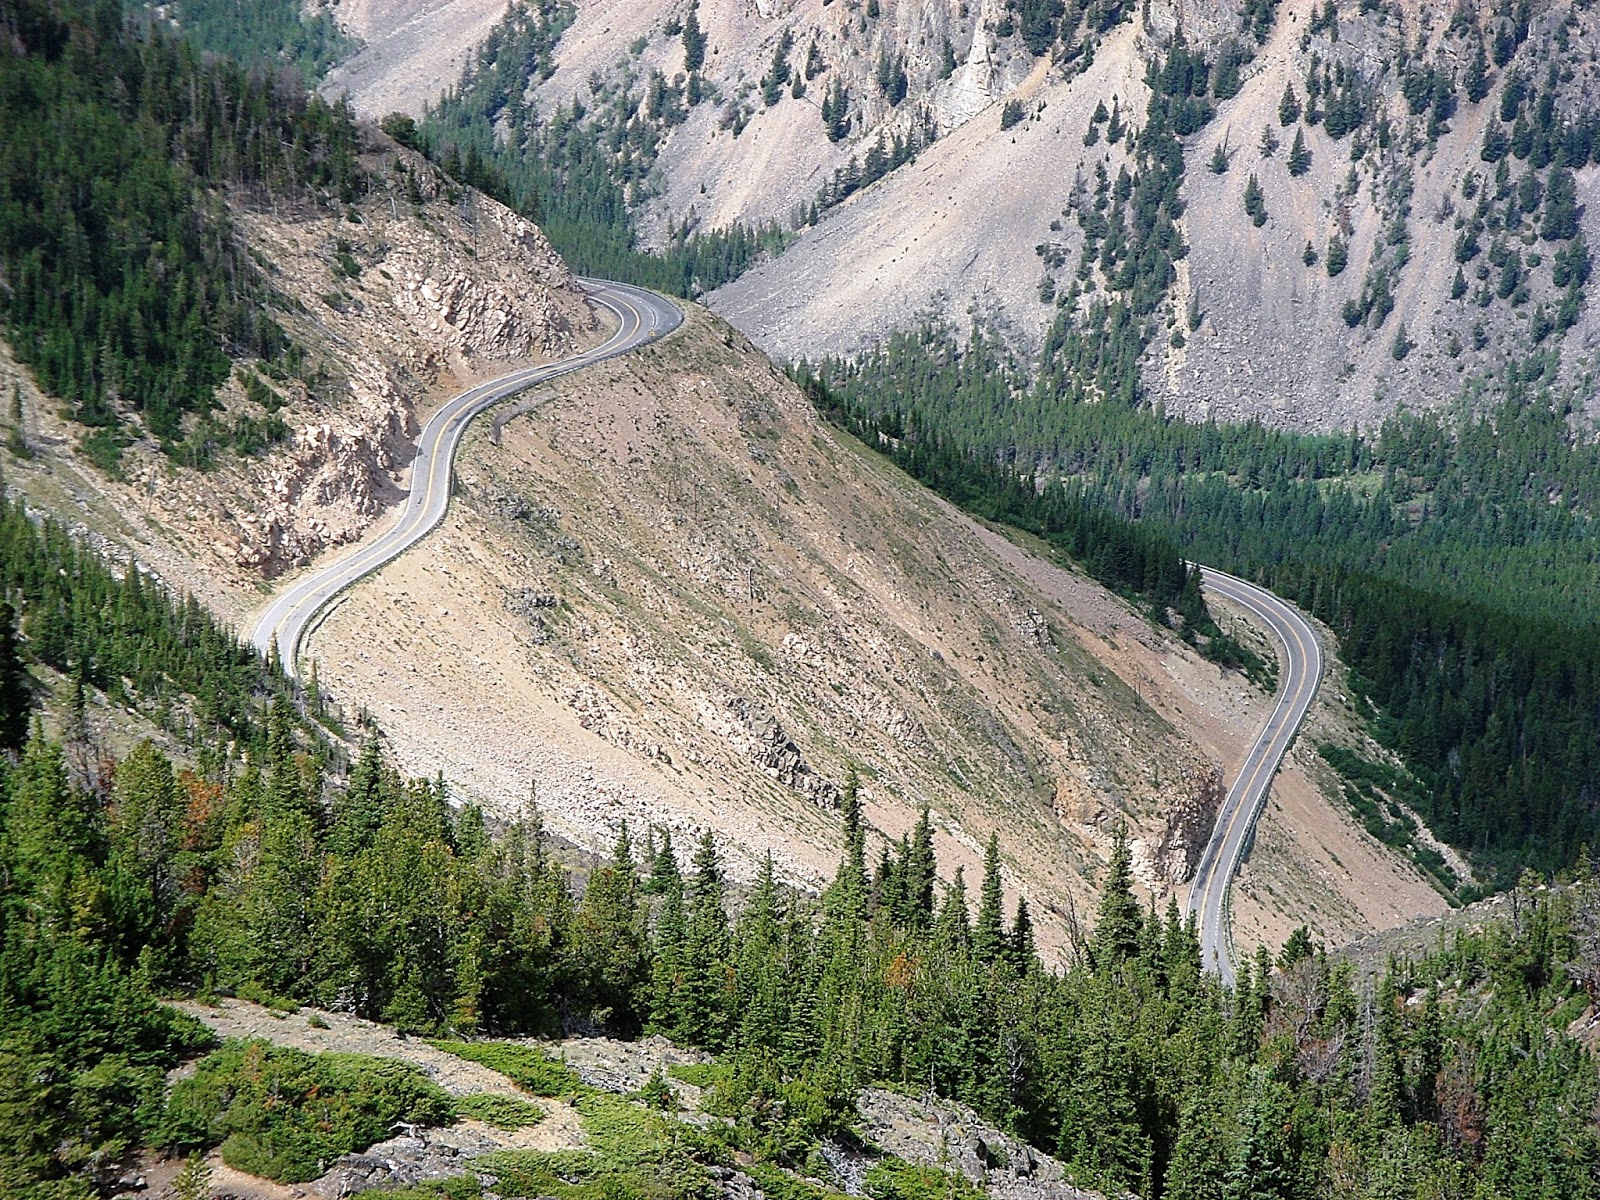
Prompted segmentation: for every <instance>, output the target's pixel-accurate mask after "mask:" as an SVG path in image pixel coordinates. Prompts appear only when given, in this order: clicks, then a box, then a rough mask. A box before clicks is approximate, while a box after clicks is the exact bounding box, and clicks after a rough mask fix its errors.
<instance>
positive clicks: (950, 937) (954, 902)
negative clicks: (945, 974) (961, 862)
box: [934, 867, 972, 948]
mask: <svg viewBox="0 0 1600 1200" xmlns="http://www.w3.org/2000/svg"><path fill="white" fill-rule="evenodd" d="M934 937H935V939H936V940H937V941H938V942H939V943H940V944H941V945H944V946H950V947H962V948H965V947H966V946H968V945H969V944H970V943H971V941H972V925H971V918H970V917H969V915H968V913H967V881H966V876H965V872H964V871H963V869H962V868H961V867H957V868H956V874H955V878H954V879H952V880H951V881H950V890H949V891H947V892H946V893H945V894H944V903H943V904H941V905H940V906H939V919H938V921H937V922H936V923H935V926H934Z"/></svg>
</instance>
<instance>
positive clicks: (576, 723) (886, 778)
mask: <svg viewBox="0 0 1600 1200" xmlns="http://www.w3.org/2000/svg"><path fill="white" fill-rule="evenodd" d="M459 473H460V477H461V485H460V490H459V493H458V495H459V503H458V504H457V505H455V506H454V507H453V508H452V511H451V513H450V516H449V517H448V518H447V520H446V523H445V525H444V526H443V527H442V528H441V529H440V531H439V532H438V533H437V534H435V535H434V536H433V537H432V538H430V539H429V540H428V541H426V542H424V543H423V544H422V545H421V546H419V547H418V548H417V549H416V550H414V551H412V552H410V553H408V554H407V555H406V556H404V557H403V558H401V559H400V560H398V561H397V562H395V563H393V564H391V565H390V566H389V567H387V568H385V569H384V570H383V572H382V573H381V574H379V575H377V576H374V577H373V578H372V579H370V580H369V581H368V582H366V583H364V584H362V585H360V586H359V587H358V588H357V589H356V590H355V591H354V592H353V593H352V594H351V595H350V596H349V598H348V599H346V600H344V601H342V602H340V603H339V604H338V605H337V606H336V607H335V608H334V609H333V611H332V612H331V613H330V615H329V616H328V618H327V619H326V621H325V622H324V623H323V624H322V625H321V627H320V628H319V630H318V631H317V633H316V634H315V635H314V637H313V639H312V641H311V643H310V646H309V650H308V653H309V654H310V655H311V656H313V657H314V658H315V659H316V660H317V662H318V668H319V678H320V679H321V681H322V683H323V686H324V687H326V688H328V689H330V690H331V691H332V692H333V693H334V694H335V695H337V696H340V697H346V698H349V699H350V700H352V701H354V700H357V699H360V700H361V701H363V702H365V703H366V704H368V705H369V707H371V709H372V710H373V712H374V713H375V715H376V716H377V717H378V718H379V720H380V721H381V722H382V724H383V725H384V727H385V728H386V729H387V730H388V731H390V733H391V735H392V736H393V738H394V742H395V749H396V751H397V754H398V756H399V759H400V762H401V763H402V765H403V766H404V767H405V768H406V769H407V770H409V771H413V772H417V773H422V774H431V773H433V772H435V771H443V772H445V774H446V775H447V776H449V777H450V778H452V779H454V780H456V781H458V782H459V784H460V786H461V787H462V789H463V791H464V792H465V793H466V794H469V795H472V796H475V797H479V798H482V799H484V800H486V801H487V802H488V803H489V804H490V805H491V807H493V808H494V809H496V810H497V811H499V812H501V813H513V812H516V811H519V810H520V809H521V808H522V807H523V806H524V805H525V804H526V803H527V801H528V798H529V795H530V793H532V795H533V796H534V798H535V799H536V800H537V803H538V805H539V807H540V809H541V811H542V813H543V814H544V816H545V818H546V820H547V821H549V822H550V823H551V824H552V825H553V826H554V827H555V828H556V829H557V830H558V831H559V832H560V833H562V834H563V835H565V836H567V837H569V838H571V839H573V840H574V841H576V842H578V843H579V844H583V845H588V846H594V847H600V846H604V845H605V844H607V843H608V842H609V841H610V840H611V839H612V837H613V836H614V834H615V830H616V828H617V826H618V824H619V823H620V822H621V821H623V820H627V821H629V823H630V824H631V825H632V826H633V828H634V829H635V830H636V831H637V830H638V829H639V828H640V827H642V826H644V825H646V824H654V825H657V826H664V827H667V828H670V829H672V830H674V831H675V833H676V836H677V839H678V840H679V841H680V842H682V841H683V840H684V839H687V838H691V837H693V836H695V834H696V833H697V832H698V831H700V830H703V829H706V828H710V829H712V830H714V831H716V832H717V833H718V835H719V837H720V838H721V840H722V841H723V842H724V843H725V844H726V845H727V846H728V847H729V849H730V854H731V857H732V858H733V860H734V862H733V870H734V872H735V873H736V874H741V875H748V873H749V872H750V871H751V868H752V867H753V865H754V864H755V863H756V862H758V861H759V858H760V856H761V855H763V854H764V853H765V852H767V851H768V850H770V851H771V852H772V853H773V854H774V856H775V858H776V859H777V861H778V862H779V864H780V866H781V869H782V872H783V873H784V874H785V876H787V877H788V878H789V879H791V880H793V881H795V882H800V883H806V884H814V883H816V882H818V881H820V880H821V879H824V878H826V877H827V875H828V874H829V873H831V871H832V869H833V866H834V864H835V863H836V861H837V856H838V853H839V846H838V842H837V832H836V827H837V815H836V812H835V808H834V805H835V799H836V790H835V789H836V788H837V786H838V784H839V782H840V781H841V780H842V778H843V777H844V774H845V772H846V769H847V767H848V765H849V764H852V763H855V764H859V765H860V767H861V768H862V770H863V773H864V790H865V796H866V798H867V806H868V815H869V818H870V820H871V822H872V824H873V826H874V827H875V828H876V829H877V830H878V831H879V833H880V834H881V835H882V836H883V837H884V838H889V839H893V838H897V837H898V836H899V835H900V834H902V833H904V832H906V831H907V830H908V829H909V828H910V826H911V824H912V823H913V821H914V820H915V818H916V810H917V807H918V805H919V804H920V803H921V802H922V801H927V802H928V803H929V804H930V805H931V806H932V808H933V811H934V816H935V822H936V826H937V829H938V850H939V859H940V862H941V864H943V865H945V866H946V867H947V868H949V867H953V866H954V865H956V864H958V863H962V864H965V866H966V869H967V873H968V877H969V878H975V873H976V871H977V869H978V866H979V860H980V857H981V846H982V843H983V841H984V840H985V839H986V838H987V837H988V835H989V833H990V831H991V830H997V831H998V832H999V835H1000V838H1001V843H1002V846H1003V850H1004V854H1005V858H1006V871H1005V874H1006V879H1007V885H1008V888H1009V889H1011V890H1012V891H1013V893H1015V892H1016V891H1023V892H1026V894H1027V895H1028V897H1029V899H1030V902H1031V903H1032V905H1033V907H1034V910H1035V913H1036V915H1037V916H1038V917H1039V918H1040V919H1041V924H1042V925H1043V926H1044V930H1043V932H1044V935H1045V938H1046V941H1047V944H1050V945H1053V946H1056V947H1059V946H1060V945H1061V943H1062V941H1063V939H1064V936H1065V933H1066V927H1067V923H1068V920H1069V914H1070V913H1071V912H1072V911H1073V910H1074V908H1076V911H1077V912H1079V913H1080V914H1083V913H1085V906H1086V905H1089V904H1092V896H1093V890H1094V887H1095V884H1096V883H1097V881H1098V869H1099V864H1100V862H1101V861H1102V859H1103V855H1104V853H1105V852H1106V850H1107V849H1108V848H1109V836H1110V831H1111V828H1112V825H1113V824H1114V822H1115V821H1116V820H1118V819H1119V818H1121V817H1123V816H1126V818H1127V819H1128V820H1129V821H1130V823H1131V825H1132V828H1133V832H1134V834H1135V836H1136V838H1137V842H1136V856H1137V864H1136V865H1137V870H1138V872H1139V874H1140V877H1141V879H1142V881H1143V882H1144V883H1145V884H1146V885H1147V886H1148V887H1150V888H1151V889H1152V890H1153V891H1154V892H1156V893H1157V894H1162V893H1165V892H1167V891H1169V890H1171V889H1173V888H1174V887H1176V886H1178V885H1179V884H1181V883H1182V882H1183V881H1184V880H1186V879H1187V877H1188V873H1189V868H1190V865H1191V863H1192V861H1193V857H1194V855H1195V853H1196V852H1197V851H1198V848H1199V843H1200V841H1201V840H1202V839H1203V838H1204V836H1205V835H1206V833H1207V832H1208V831H1209V822H1210V815H1211V810H1212V807H1213V806H1214V805H1215V803H1216V801H1217V792H1216V789H1217V787H1218V782H1219V769H1220V768H1222V767H1224V766H1226V767H1228V768H1230V769H1231V766H1232V762H1233V760H1234V759H1235V758H1237V757H1238V755H1239V754H1241V753H1242V750H1243V748H1244V746H1245V745H1246V744H1247V742H1248V739H1249V738H1250V737H1252V736H1253V733H1254V730H1255V727H1256V725H1257V724H1258V723H1259V721H1260V720H1261V719H1262V717H1263V714H1264V711H1265V707H1266V705H1265V697H1264V696H1263V695H1262V694H1261V693H1260V692H1259V691H1258V690H1257V689H1255V688H1254V687H1252V686H1251V685H1250V684H1248V683H1247V682H1246V681H1244V680H1242V679H1239V678H1237V677H1234V676H1225V677H1219V674H1218V671H1217V669H1216V668H1215V667H1214V666H1211V665H1210V664H1207V663H1204V662H1202V661H1201V660H1199V659H1198V658H1197V657H1195V656H1194V655H1193V654H1192V653H1191V652H1190V651H1189V650H1187V648H1185V647H1183V646H1182V645H1181V644H1180V643H1178V642H1176V641H1175V640H1173V639H1171V638H1170V637H1168V636H1166V635H1165V634H1163V633H1161V632H1159V631H1157V630H1156V629H1155V628H1154V627H1152V626H1151V625H1150V624H1149V623H1147V622H1146V621H1144V620H1143V619H1141V618H1140V617H1138V616H1137V615H1136V614H1134V613H1132V612H1130V611H1129V610H1128V609H1127V608H1126V606H1124V605H1123V604H1122V603H1121V602H1120V601H1117V600H1116V599H1114V598H1113V597H1111V596H1110V595H1108V594H1107V593H1106V592H1105V591H1104V590H1103V589H1101V588H1099V587H1098V586H1096V585H1094V584H1092V583H1091V582H1089V581H1088V580H1086V579H1084V578H1083V577H1082V576H1079V575H1077V574H1075V573H1073V572H1070V571H1066V570H1063V569H1061V568H1059V567H1055V566H1052V565H1050V564H1048V563H1046V562H1044V561H1043V560H1041V559H1039V558H1036V557H1034V556H1033V555H1032V554H1030V553H1028V552H1027V551H1025V550H1024V549H1022V548H1020V547H1018V546H1015V545H1013V544H1012V543H1010V542H1008V541H1006V540H1005V539H1004V538H1001V537H1000V536H999V535H997V534H994V533H991V532H990V531H987V530H984V529H982V528H980V527H978V526H976V525H974V524H973V523H971V522H970V521H967V520H966V519H964V518H962V517H960V516H959V515H957V514H955V513H954V512H952V511H951V510H950V509H949V508H948V507H947V506H946V505H944V504H943V503H941V502H940V501H938V500H936V499H935V498H933V497H932V496H930V495H929V494H928V493H926V492H925V491H923V490H922V489H920V488H918V487H916V486H915V485H913V484H912V483H911V482H910V481H909V480H907V479H905V478H904V477H903V476H901V475H900V474H899V473H898V472H896V471H894V470H891V469H889V468H888V467H886V466H885V465H884V464H883V463H881V462H880V461H878V460H877V459H876V458H875V457H873V456H871V455H869V454H867V453H866V452H865V451H863V450H862V449H861V448H860V447H858V446H856V445H854V444H853V443H850V442H848V441H847V440H844V439H841V438H840V437H839V436H838V435H836V434H835V433H834V432H832V431H831V430H830V429H828V428H827V427H825V426H823V425H821V424H819V423H818V421H817V420H816V418H815V417H814V416H813V414H812V413H811V412H810V410H809V408H808V407H807V405H806V403H805V401H804V400H803V398H802V397H801V396H800V395H799V394H798V392H796V391H795V390H794V388H793V387H792V386H791V385H790V384H789V383H788V382H787V380H784V379H783V378H782V377H781V376H778V375H777V374H775V373H774V372H773V371H772V369H771V368H770V366H768V365H767V363H766V362H765V360H764V359H763V358H762V357H761V356H760V355H759V354H758V353H756V352H755V351H754V350H753V349H752V348H751V347H749V346H748V344H746V343H745V342H744V341H743V339H741V338H738V337H737V336H736V335H734V334H732V332H731V331H729V330H727V328H726V327H725V326H722V325H721V324H720V322H717V321H715V320H714V319H712V318H710V317H708V316H706V315H705V314H703V313H698V312H696V313H692V314H691V316H690V318H689V323H688V326H687V328H686V329H685V331H684V332H683V333H681V334H679V335H676V336H674V337H672V338H670V339H668V340H667V341H666V342H665V343H664V344H662V345H660V346H658V347H654V348H652V349H650V350H648V351H644V352H641V353H639V354H636V355H633V356H629V357H627V358H624V359H622V360H618V361H616V362H613V363H608V364H605V365H603V366H601V367H598V368H595V369H593V370H590V371H587V372H584V373H582V374H581V375H579V376H575V377H571V378H570V379H566V380H562V381H559V382H557V383H555V384H553V385H550V386H548V387H546V388H542V389H539V390H537V391H536V392H534V393H533V394H531V395H530V396H529V397H527V398H526V399H525V400H524V401H521V402H519V403H516V404H514V405H513V406H512V407H511V408H509V409H508V410H505V412H503V413H502V414H501V415H499V416H497V417H495V418H493V419H491V420H489V421H486V422H485V423H483V424H482V425H480V426H479V427H478V428H477V429H476V430H475V431H474V432H473V433H472V434H471V435H469V440H468V444H467V445H466V447H465V448H464V450H463V455H462V461H461V464H460V467H459ZM1302 786H1304V787H1307V788H1310V793H1309V794H1310V795H1311V797H1312V803H1313V804H1316V803H1320V802H1321V801H1320V796H1319V795H1318V793H1317V792H1316V790H1315V788H1314V787H1311V785H1309V784H1303V785H1302ZM1323 812H1324V815H1325V817H1326V820H1325V822H1324V824H1325V826H1326V828H1325V830H1324V831H1323V832H1322V833H1321V834H1320V836H1321V837H1322V839H1323V841H1324V842H1326V843H1327V844H1329V845H1332V846H1334V847H1336V849H1335V851H1334V853H1335V855H1336V856H1337V857H1336V861H1342V862H1347V863H1350V864H1351V867H1352V868H1353V869H1356V870H1365V868H1366V867H1368V866H1373V865H1378V866H1381V859H1382V855H1381V852H1375V851H1374V850H1372V849H1371V848H1370V846H1369V844H1367V843H1365V842H1364V841H1363V835H1360V834H1359V833H1358V832H1357V831H1356V830H1355V828H1354V826H1353V824H1350V823H1349V822H1344V823H1343V824H1341V822H1340V820H1339V819H1338V818H1337V817H1335V816H1332V815H1331V813H1330V812H1329V810H1327V809H1326V806H1325V805H1324V807H1323ZM873 853H874V855H875V854H876V850H875V849H874V851H873ZM1369 874H1374V873H1369ZM1383 874H1384V878H1385V879H1386V880H1387V878H1388V874H1389V873H1388V871H1387V870H1386V869H1385V870H1384V871H1383ZM1363 892H1365V895H1363ZM1307 897H1308V903H1307V904H1303V905H1300V906H1298V907H1297V908H1296V909H1295V913H1296V914H1298V913H1301V912H1304V913H1305V914H1306V916H1307V917H1309V919H1311V920H1312V921H1313V922H1314V923H1320V924H1322V925H1323V926H1324V927H1325V929H1326V931H1327V932H1328V933H1329V934H1337V933H1342V932H1347V931H1350V930H1358V929H1364V928H1369V927H1372V926H1374V925H1387V924H1391V923H1393V922H1394V921H1396V920H1399V919H1403V918H1405V917H1408V916H1410V915H1412V914H1415V913H1420V912H1432V911H1435V910H1436V909H1437V907H1438V906H1439V904H1440V901H1439V900H1438V898H1437V897H1436V896H1435V895H1434V894H1433V893H1432V892H1430V891H1429V890H1428V889H1427V887H1426V885H1425V884H1423V883H1422V882H1421V881H1420V879H1418V878H1416V877H1415V876H1414V875H1412V874H1410V873H1408V872H1405V871H1402V872H1399V873H1398V875H1396V876H1395V879H1394V881H1393V882H1385V883H1383V884H1382V885H1381V886H1374V885H1373V883H1372V880H1371V878H1368V879H1366V880H1365V881H1364V882H1363V883H1362V884H1361V885H1360V886H1357V885H1356V884H1355V883H1353V882H1352V881H1351V880H1349V879H1343V880H1341V879H1340V878H1338V877H1336V876H1333V875H1331V874H1330V875H1329V876H1327V877H1323V878H1318V879H1317V880H1316V881H1315V882H1314V885H1313V886H1312V887H1311V888H1310V889H1309V890H1308V892H1307ZM1330 897H1331V898H1330ZM1341 897H1342V898H1341ZM1311 905H1319V906H1320V910H1321V911H1320V912H1312V911H1310V906H1311ZM1286 915H1294V914H1278V915H1277V916H1276V917H1275V918H1274V919H1270V920H1266V924H1268V925H1271V926H1273V927H1274V929H1275V928H1276V925H1278V924H1281V922H1282V920H1283V919H1284V918H1285V916H1286ZM1298 919H1304V918H1297V920H1296V921H1295V922H1294V923H1298ZM1285 931H1286V930H1285Z"/></svg>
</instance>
